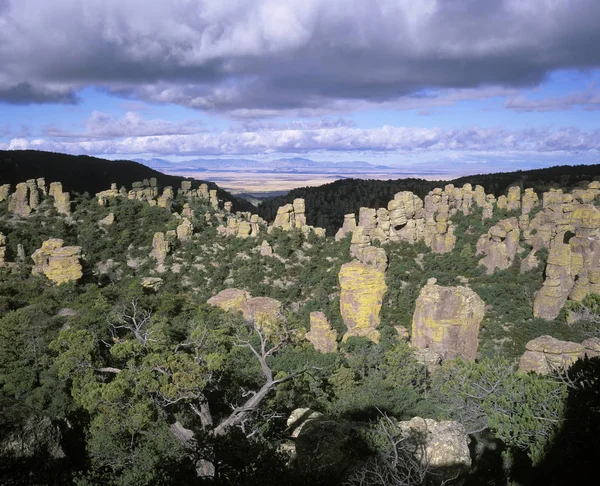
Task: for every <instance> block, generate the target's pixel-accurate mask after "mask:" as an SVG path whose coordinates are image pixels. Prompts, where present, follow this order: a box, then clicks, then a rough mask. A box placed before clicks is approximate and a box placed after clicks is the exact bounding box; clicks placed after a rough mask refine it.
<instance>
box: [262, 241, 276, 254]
mask: <svg viewBox="0 0 600 486" xmlns="http://www.w3.org/2000/svg"><path fill="white" fill-rule="evenodd" d="M260 254H261V256H273V248H272V247H271V245H270V244H269V242H268V241H267V240H263V242H262V244H261V245H260Z"/></svg>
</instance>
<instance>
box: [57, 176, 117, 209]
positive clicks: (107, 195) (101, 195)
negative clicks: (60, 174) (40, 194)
mask: <svg viewBox="0 0 600 486" xmlns="http://www.w3.org/2000/svg"><path fill="white" fill-rule="evenodd" d="M50 195H52V184H50ZM118 197H121V193H120V192H119V190H118V189H117V184H115V183H114V182H113V183H112V184H111V185H110V189H107V190H106V191H101V192H98V193H96V198H98V204H99V205H100V206H106V203H107V201H108V200H109V199H115V198H118Z"/></svg>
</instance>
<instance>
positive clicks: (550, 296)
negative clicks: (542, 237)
mask: <svg viewBox="0 0 600 486" xmlns="http://www.w3.org/2000/svg"><path fill="white" fill-rule="evenodd" d="M573 284H574V280H573V275H572V273H571V246H570V245H569V244H566V243H562V242H556V243H555V244H553V245H552V247H551V248H550V252H549V253H548V263H547V265H546V279H545V280H544V285H543V286H542V288H541V289H540V290H538V291H537V293H536V294H535V300H534V303H533V315H534V316H535V317H541V318H542V319H556V317H557V316H558V314H559V313H560V310H561V309H562V307H563V305H564V304H565V302H566V301H567V297H568V296H569V292H570V291H571V289H572V288H573Z"/></svg>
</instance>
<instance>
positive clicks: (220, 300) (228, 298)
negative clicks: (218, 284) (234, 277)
mask: <svg viewBox="0 0 600 486" xmlns="http://www.w3.org/2000/svg"><path fill="white" fill-rule="evenodd" d="M250 297H251V296H250V293H249V292H246V291H245V290H240V289H234V288H231V289H225V290H221V292H219V293H218V294H217V295H213V296H212V297H211V298H210V299H208V301H207V303H208V304H210V305H214V306H216V307H219V308H221V309H223V310H224V311H231V310H233V311H239V310H240V307H241V305H242V304H243V303H244V302H246V301H247V300H248V299H250Z"/></svg>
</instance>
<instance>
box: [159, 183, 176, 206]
mask: <svg viewBox="0 0 600 486" xmlns="http://www.w3.org/2000/svg"><path fill="white" fill-rule="evenodd" d="M173 198H174V194H173V188H172V187H171V186H167V187H165V188H164V189H163V192H162V194H161V195H160V197H159V198H158V199H157V200H156V204H157V206H158V207H160V208H165V209H168V210H169V211H170V210H171V205H172V204H173Z"/></svg>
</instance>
